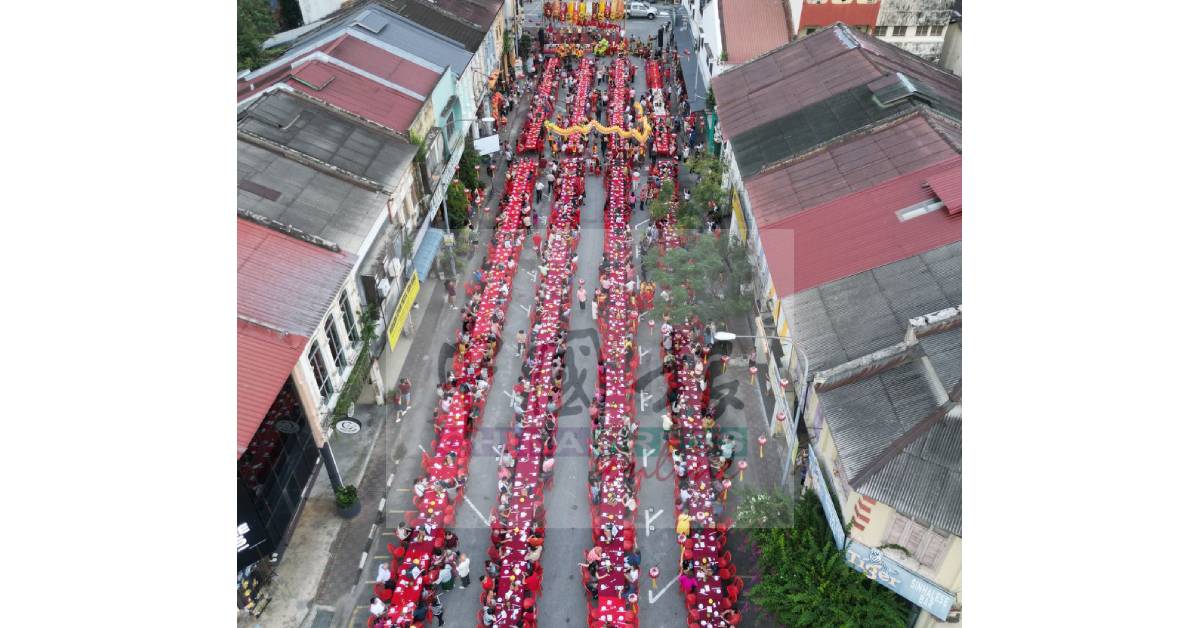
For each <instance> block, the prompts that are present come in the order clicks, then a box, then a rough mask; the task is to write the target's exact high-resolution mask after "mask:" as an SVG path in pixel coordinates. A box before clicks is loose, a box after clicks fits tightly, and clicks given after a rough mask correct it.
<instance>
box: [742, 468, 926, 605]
mask: <svg viewBox="0 0 1200 628" xmlns="http://www.w3.org/2000/svg"><path fill="white" fill-rule="evenodd" d="M743 504H744V505H743V507H742V508H740V509H739V511H738V515H737V520H738V528H740V529H743V530H749V535H750V539H751V541H752V543H753V545H754V547H755V550H756V551H758V552H760V555H759V559H758V570H759V572H760V573H761V574H762V579H761V580H760V581H759V583H758V584H756V585H754V586H753V587H751V588H750V589H749V591H748V595H749V597H750V599H751V600H753V601H754V602H755V603H756V604H758V605H759V606H761V607H762V608H764V609H765V610H767V611H768V612H770V613H771V614H772V615H774V616H775V619H776V620H777V621H778V622H779V623H780V624H781V625H783V626H788V627H790V628H792V627H794V628H799V627H801V626H804V627H808V626H821V627H824V626H884V627H886V626H896V627H897V628H900V627H902V626H904V625H905V624H906V623H907V619H908V614H909V610H910V608H911V605H910V604H909V603H908V602H906V601H905V600H904V598H902V597H900V596H899V595H896V594H895V593H893V592H891V591H889V590H888V589H886V588H884V587H883V586H882V585H880V584H878V583H876V582H873V581H871V580H870V579H868V578H867V577H865V576H863V575H862V574H861V573H859V572H857V571H854V570H853V569H851V568H850V566H849V565H848V564H847V563H846V560H845V558H844V556H843V555H842V552H841V551H839V550H838V549H837V546H836V545H834V542H833V534H832V533H831V532H830V531H829V525H828V524H827V523H826V520H825V515H824V513H823V512H822V511H821V504H820V502H819V501H818V500H817V496H816V494H815V492H813V491H808V492H806V493H805V494H804V495H803V496H802V497H800V499H799V500H797V501H796V502H794V503H792V502H791V500H790V498H788V497H786V496H782V495H755V496H751V497H748V498H747V499H746V501H745V502H743ZM789 509H790V510H791V516H790V517H789V516H788V510H789Z"/></svg>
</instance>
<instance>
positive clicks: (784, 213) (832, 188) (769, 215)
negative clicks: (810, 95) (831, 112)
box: [735, 108, 962, 228]
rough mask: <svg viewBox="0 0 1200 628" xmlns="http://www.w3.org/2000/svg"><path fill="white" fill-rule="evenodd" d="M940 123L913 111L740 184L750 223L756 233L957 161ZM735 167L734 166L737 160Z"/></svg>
mask: <svg viewBox="0 0 1200 628" xmlns="http://www.w3.org/2000/svg"><path fill="white" fill-rule="evenodd" d="M935 120H937V124H936V125H935V122H934V121H935ZM942 120H943V118H941V117H940V116H938V115H937V114H936V113H933V112H930V111H928V110H926V109H924V108H918V109H915V110H914V111H913V112H912V113H910V114H908V115H907V116H904V117H902V118H900V119H898V120H892V121H889V122H885V123H880V124H879V125H877V126H875V127H872V128H871V129H870V130H868V131H864V132H861V133H859V134H855V135H849V136H844V137H843V138H842V139H840V140H838V141H835V142H833V143H830V144H827V145H825V146H822V147H821V148H818V149H815V150H813V151H811V152H809V153H808V154H806V155H803V156H801V157H798V158H795V159H794V160H792V161H790V162H785V163H782V164H780V165H777V166H772V167H771V168H768V169H766V170H764V171H761V172H760V173H758V174H757V175H756V176H754V177H753V178H749V179H745V186H746V192H747V194H748V195H749V197H750V208H751V210H752V211H753V213H754V218H755V221H756V222H757V223H758V224H759V225H760V228H761V226H766V225H771V224H773V223H776V222H779V221H780V220H783V219H784V218H787V217H788V216H791V215H793V214H795V213H796V212H799V211H802V210H805V209H808V208H810V207H814V206H816V205H819V204H821V203H825V202H829V201H832V200H835V199H838V198H841V197H842V196H845V195H847V194H851V193H854V192H859V191H863V190H867V189H870V188H872V187H874V186H876V185H878V184H880V183H882V182H884V181H887V180H889V179H893V178H895V177H898V176H901V175H904V174H908V173H910V172H913V171H915V170H919V169H921V168H924V167H927V166H931V165H933V164H936V163H940V162H943V161H946V160H948V159H952V158H954V157H957V156H959V155H960V154H961V152H962V151H961V140H960V139H959V138H960V137H961V130H959V129H957V128H955V127H954V126H953V125H952V124H949V123H945V122H942ZM946 131H951V132H957V135H947V134H946ZM736 154H737V153H736V151H735V155H736ZM738 163H739V166H740V164H741V162H740V160H739V162H738Z"/></svg>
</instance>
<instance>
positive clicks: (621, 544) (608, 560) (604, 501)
mask: <svg viewBox="0 0 1200 628" xmlns="http://www.w3.org/2000/svg"><path fill="white" fill-rule="evenodd" d="M617 163H618V167H615V168H613V169H612V170H611V171H610V174H609V177H608V186H607V187H608V198H607V202H606V203H605V212H604V226H605V239H604V260H605V262H604V265H603V268H602V275H601V278H602V280H603V281H602V282H601V293H602V294H603V295H604V296H605V299H604V306H603V307H602V308H601V311H600V315H599V318H598V320H597V322H598V326H599V328H600V337H601V345H600V356H599V362H600V364H599V372H598V376H597V381H598V390H597V401H599V400H600V399H601V398H602V399H603V403H602V404H601V405H600V421H599V426H598V427H595V428H594V429H593V431H592V445H593V447H594V448H596V449H598V450H599V455H593V458H592V460H591V464H592V469H593V471H594V472H595V473H596V475H597V476H598V481H599V483H600V486H599V489H600V503H599V504H593V506H592V540H593V542H594V543H595V544H596V545H597V546H599V547H600V548H601V550H602V552H603V558H602V559H601V560H600V562H599V565H598V567H597V570H596V573H597V579H598V580H599V584H598V587H599V604H598V605H597V606H596V607H595V608H594V609H592V610H591V612H590V613H589V618H588V625H589V626H631V627H632V626H637V604H636V603H635V602H631V601H630V600H629V599H628V598H627V597H624V596H622V595H621V592H622V589H623V587H624V585H625V558H626V556H628V555H629V554H631V553H633V552H634V551H635V550H636V539H637V531H636V527H635V525H636V519H635V517H636V514H637V507H636V499H637V492H638V483H636V482H635V481H634V476H633V468H634V460H633V446H632V445H631V443H630V441H632V442H636V441H637V421H636V420H634V418H635V417H636V416H637V413H636V409H635V407H634V399H633V395H634V373H635V372H636V371H637V366H638V350H637V345H636V339H637V320H638V319H637V308H636V306H635V304H634V302H632V301H631V299H630V297H631V294H632V293H630V292H628V291H627V287H628V284H629V282H631V281H634V276H635V273H634V272H633V267H632V266H631V265H630V264H631V260H632V256H631V254H632V245H631V238H630V235H629V218H630V214H631V212H630V207H629V202H628V192H627V190H628V189H629V174H628V172H627V169H626V168H625V167H624V166H620V165H619V164H621V163H624V164H627V163H628V159H625V158H623V157H622V158H621V160H620V161H618V162H617ZM605 282H607V284H608V288H607V289H605V288H604V287H603V284H604V283H605ZM622 434H624V435H625V439H628V440H625V442H621V441H622V440H623V439H622ZM618 445H620V447H618ZM630 497H632V498H633V500H634V503H633V506H634V508H633V509H632V510H630V508H629V507H628V506H627V501H628V500H629V498H630ZM614 524H615V529H614V528H611V527H610V532H613V533H614V534H612V535H611V536H609V535H607V534H606V533H605V532H604V531H603V530H602V526H611V525H614ZM585 592H586V589H585ZM634 592H635V593H636V592H637V589H636V587H635V589H634ZM587 595H588V599H589V600H590V594H587Z"/></svg>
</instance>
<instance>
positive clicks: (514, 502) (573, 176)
mask: <svg viewBox="0 0 1200 628" xmlns="http://www.w3.org/2000/svg"><path fill="white" fill-rule="evenodd" d="M572 161H573V163H572V164H571V166H570V167H568V166H566V165H564V167H562V168H560V172H561V175H560V177H559V179H558V181H557V190H556V192H557V193H556V200H555V203H554V206H553V210H552V211H551V217H550V221H549V223H550V224H549V225H548V227H547V236H546V243H545V245H544V249H545V254H544V265H545V266H546V267H547V272H546V273H545V274H544V275H543V276H542V277H541V280H540V282H539V285H538V288H537V299H536V307H535V308H534V309H533V310H531V311H533V312H536V316H535V319H534V321H533V324H532V330H531V331H532V333H531V334H530V338H531V339H532V342H531V347H530V349H529V350H530V351H533V352H534V366H533V368H532V369H531V371H530V387H529V388H530V389H529V391H528V397H527V398H526V399H525V412H524V414H523V415H517V416H516V417H514V427H516V424H517V423H519V424H520V426H521V430H520V434H521V435H520V437H519V440H518V439H517V437H516V436H515V434H514V435H510V438H509V440H508V443H507V450H508V451H509V453H510V454H511V455H512V457H513V458H514V460H515V465H514V467H513V473H512V475H511V478H510V481H511V483H512V489H511V490H510V491H509V511H508V514H507V517H504V516H502V513H501V512H500V511H499V508H498V507H497V508H496V509H494V510H493V514H494V515H495V516H496V518H497V519H498V520H499V522H500V527H501V528H502V529H504V530H509V531H512V532H514V534H513V538H510V539H509V540H507V541H506V542H504V543H502V544H501V545H500V546H498V547H497V548H496V549H497V552H498V554H499V556H500V560H499V568H500V571H499V576H498V577H497V579H496V604H495V607H494V608H493V610H494V611H495V620H496V621H495V624H494V625H495V626H498V627H502V628H503V627H515V626H528V625H530V624H534V625H536V622H530V621H527V620H525V619H524V618H523V617H522V616H523V615H524V614H525V613H526V612H530V611H532V610H533V609H532V606H533V605H534V604H536V599H537V596H538V595H539V593H540V591H537V590H531V589H530V588H529V586H528V580H527V578H526V573H525V569H526V567H525V565H526V560H525V556H526V554H527V553H528V552H529V550H530V549H531V548H530V546H529V545H528V544H527V543H524V542H522V541H521V540H520V536H519V535H520V534H521V533H525V534H528V532H529V531H531V530H533V529H534V528H535V527H538V526H540V525H541V524H542V523H543V522H542V521H540V517H539V516H538V511H539V510H540V509H541V507H542V505H543V502H544V495H543V494H542V476H543V465H544V463H545V461H546V459H547V457H548V454H551V453H552V452H547V451H545V450H544V449H543V441H542V437H541V435H540V430H541V428H542V426H543V424H544V423H545V421H546V420H550V421H553V422H554V428H552V430H551V431H552V432H553V431H554V430H556V428H557V419H558V417H557V411H555V412H549V411H548V410H547V404H548V403H549V402H550V401H551V399H552V397H553V393H552V390H551V388H552V384H553V377H554V366H553V360H554V356H555V353H556V352H557V351H558V349H559V346H560V345H559V342H558V338H559V332H560V331H561V330H564V329H565V328H566V326H567V322H566V321H569V320H570V318H569V312H570V310H571V285H570V282H571V277H572V275H573V274H574V272H575V269H574V268H573V267H572V266H573V264H572V257H573V256H574V253H575V249H576V245H577V243H578V242H577V240H578V235H577V231H576V230H575V229H576V227H577V226H578V221H579V217H578V213H579V212H578V208H577V206H576V204H575V203H574V202H573V201H571V200H569V198H568V196H567V194H568V191H571V190H578V178H579V177H580V169H579V163H578V161H577V160H572ZM564 313H565V314H568V316H567V317H566V321H564V319H563V316H562V315H563V314H564ZM559 401H561V400H559ZM556 405H561V403H558V404H556ZM502 481H503V480H502ZM494 534H495V533H494ZM535 569H540V565H536V566H535ZM526 598H530V599H531V602H526V601H525V600H526Z"/></svg>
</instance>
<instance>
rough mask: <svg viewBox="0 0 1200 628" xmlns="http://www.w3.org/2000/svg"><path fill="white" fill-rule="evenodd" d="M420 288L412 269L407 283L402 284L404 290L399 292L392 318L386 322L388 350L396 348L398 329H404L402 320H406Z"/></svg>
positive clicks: (398, 338) (398, 335) (398, 336)
mask: <svg viewBox="0 0 1200 628" xmlns="http://www.w3.org/2000/svg"><path fill="white" fill-rule="evenodd" d="M420 290H421V280H420V279H418V278H417V273H416V271H414V272H413V274H412V277H410V278H409V280H408V284H407V285H405V286H404V292H403V293H401V294H400V303H398V304H397V305H396V313H395V314H393V315H392V320H391V322H389V323H388V330H387V334H388V351H395V350H396V343H397V342H399V340H400V330H402V329H404V322H405V321H407V320H408V312H409V311H410V310H412V306H413V303H415V302H416V300H417V293H418V292H420Z"/></svg>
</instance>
